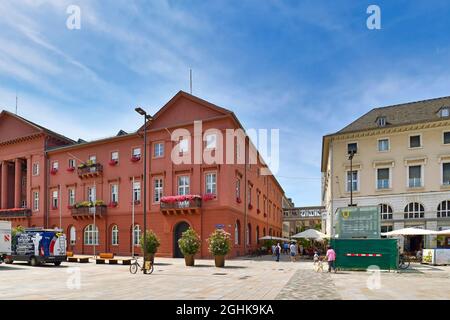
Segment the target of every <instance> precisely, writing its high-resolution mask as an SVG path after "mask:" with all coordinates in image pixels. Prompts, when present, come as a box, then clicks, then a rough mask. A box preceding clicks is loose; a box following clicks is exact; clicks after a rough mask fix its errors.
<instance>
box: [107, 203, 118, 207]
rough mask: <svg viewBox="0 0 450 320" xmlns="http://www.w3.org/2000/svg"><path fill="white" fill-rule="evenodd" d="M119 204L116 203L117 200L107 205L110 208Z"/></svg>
mask: <svg viewBox="0 0 450 320" xmlns="http://www.w3.org/2000/svg"><path fill="white" fill-rule="evenodd" d="M118 205H119V204H118V203H117V202H111V203H110V204H109V205H108V207H110V208H115V207H117V206H118Z"/></svg>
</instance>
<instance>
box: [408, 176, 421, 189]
mask: <svg viewBox="0 0 450 320" xmlns="http://www.w3.org/2000/svg"><path fill="white" fill-rule="evenodd" d="M409 187H410V188H420V187H422V179H421V178H409Z"/></svg>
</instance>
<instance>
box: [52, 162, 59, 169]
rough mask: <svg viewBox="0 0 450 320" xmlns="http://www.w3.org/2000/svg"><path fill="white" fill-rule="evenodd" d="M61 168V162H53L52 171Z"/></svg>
mask: <svg viewBox="0 0 450 320" xmlns="http://www.w3.org/2000/svg"><path fill="white" fill-rule="evenodd" d="M58 168H59V162H58V161H53V162H52V169H53V170H58Z"/></svg>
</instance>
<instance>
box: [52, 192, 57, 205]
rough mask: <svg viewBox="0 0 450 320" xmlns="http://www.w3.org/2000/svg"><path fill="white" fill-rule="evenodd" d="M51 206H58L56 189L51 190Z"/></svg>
mask: <svg viewBox="0 0 450 320" xmlns="http://www.w3.org/2000/svg"><path fill="white" fill-rule="evenodd" d="M52 208H53V209H56V208H58V190H53V192H52Z"/></svg>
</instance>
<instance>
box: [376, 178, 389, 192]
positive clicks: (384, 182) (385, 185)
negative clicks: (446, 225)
mask: <svg viewBox="0 0 450 320" xmlns="http://www.w3.org/2000/svg"><path fill="white" fill-rule="evenodd" d="M377 189H378V190H383V189H389V179H378V181H377Z"/></svg>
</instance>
